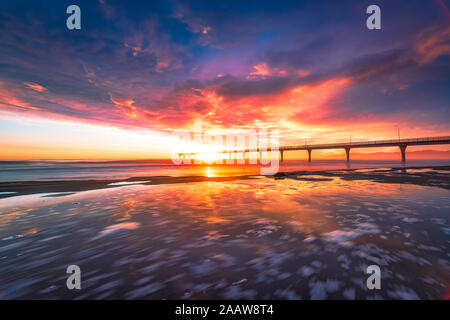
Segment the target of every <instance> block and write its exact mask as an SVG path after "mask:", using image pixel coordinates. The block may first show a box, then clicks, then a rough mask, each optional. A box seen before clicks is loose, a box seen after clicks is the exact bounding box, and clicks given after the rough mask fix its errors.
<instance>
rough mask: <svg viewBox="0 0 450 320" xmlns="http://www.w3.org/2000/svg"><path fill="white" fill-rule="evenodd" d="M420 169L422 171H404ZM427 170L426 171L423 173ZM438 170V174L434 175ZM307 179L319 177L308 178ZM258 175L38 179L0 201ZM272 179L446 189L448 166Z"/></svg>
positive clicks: (6, 187)
mask: <svg viewBox="0 0 450 320" xmlns="http://www.w3.org/2000/svg"><path fill="white" fill-rule="evenodd" d="M408 170H409V171H411V170H421V171H423V172H408ZM427 170H428V171H427ZM436 171H440V172H436ZM310 176H320V178H317V177H310ZM258 177H261V175H257V174H248V175H236V176H225V177H224V176H218V177H206V176H201V175H192V176H181V177H179V176H140V177H131V178H126V179H86V180H42V181H8V182H0V199H2V198H9V197H15V196H21V195H30V194H39V193H53V192H55V193H59V192H63V193H67V192H80V191H88V190H95V189H109V188H117V187H122V186H125V185H137V184H139V185H159V184H176V183H190V182H226V181H233V180H243V179H257V178H258ZM267 178H272V179H275V180H279V179H294V180H301V181H302V180H303V181H329V180H332V179H333V178H341V179H345V180H371V181H374V182H381V183H407V184H416V185H422V186H434V187H441V188H444V189H450V166H411V167H395V168H370V169H337V170H301V171H291V172H279V173H277V174H275V175H273V176H267Z"/></svg>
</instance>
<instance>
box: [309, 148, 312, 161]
mask: <svg viewBox="0 0 450 320" xmlns="http://www.w3.org/2000/svg"><path fill="white" fill-rule="evenodd" d="M311 151H312V149H308V162H311Z"/></svg>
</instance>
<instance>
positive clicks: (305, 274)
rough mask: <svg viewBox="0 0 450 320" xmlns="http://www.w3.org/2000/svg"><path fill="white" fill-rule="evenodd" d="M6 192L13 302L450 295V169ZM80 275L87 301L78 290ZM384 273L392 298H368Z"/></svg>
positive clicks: (6, 285)
mask: <svg viewBox="0 0 450 320" xmlns="http://www.w3.org/2000/svg"><path fill="white" fill-rule="evenodd" d="M214 170H215V169H214V168H212V169H211V168H210V172H213V173H214V172H219V171H220V170H219V169H218V170H216V171H214ZM0 192H2V196H3V198H2V199H0V275H1V281H0V299H27V298H31V299H136V298H138V299H444V298H448V296H449V284H450V283H449V276H448V275H449V274H450V273H449V272H450V264H449V259H448V252H449V244H448V239H449V237H448V236H449V234H450V221H449V217H448V212H450V167H449V166H424V167H398V168H382V167H379V168H359V169H357V168H355V169H335V170H323V169H322V170H320V169H317V170H314V171H311V170H297V171H295V170H294V171H289V172H285V173H279V174H277V175H275V176H267V177H263V176H259V175H256V174H244V175H229V176H226V175H220V174H211V175H210V176H209V177H208V176H206V175H193V176H162V175H158V176H151V175H149V176H135V177H127V178H125V179H118V178H108V179H105V178H98V179H78V180H65V179H56V180H53V181H38V180H35V181H3V182H1V183H0ZM72 264H75V265H78V266H79V267H80V269H81V278H82V280H81V286H82V289H81V290H67V287H66V280H67V277H68V275H67V274H66V268H67V266H68V265H72ZM374 264H375V265H378V266H380V268H381V289H380V290H369V289H368V288H367V286H366V279H367V278H368V276H369V275H368V274H367V273H366V269H367V267H368V266H369V265H374Z"/></svg>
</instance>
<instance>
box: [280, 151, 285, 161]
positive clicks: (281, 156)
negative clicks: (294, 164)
mask: <svg viewBox="0 0 450 320" xmlns="http://www.w3.org/2000/svg"><path fill="white" fill-rule="evenodd" d="M283 153H284V151H283V150H280V162H283V161H284V159H283Z"/></svg>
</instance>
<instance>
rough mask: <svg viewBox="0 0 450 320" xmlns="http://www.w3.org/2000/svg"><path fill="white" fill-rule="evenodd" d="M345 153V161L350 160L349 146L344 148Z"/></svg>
mask: <svg viewBox="0 0 450 320" xmlns="http://www.w3.org/2000/svg"><path fill="white" fill-rule="evenodd" d="M345 154H346V155H347V162H350V147H346V148H345Z"/></svg>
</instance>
